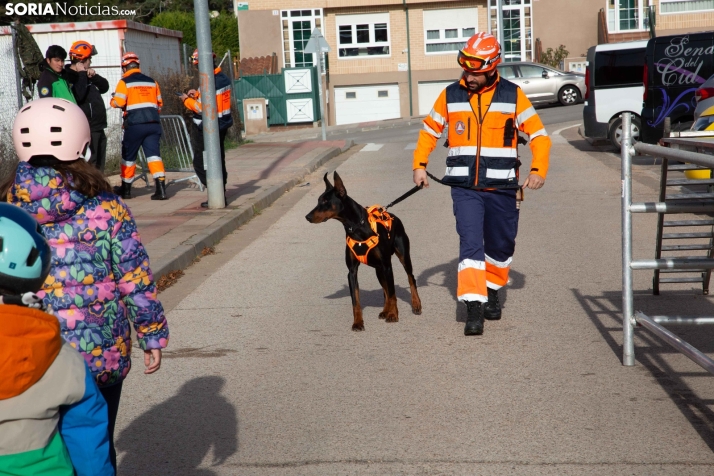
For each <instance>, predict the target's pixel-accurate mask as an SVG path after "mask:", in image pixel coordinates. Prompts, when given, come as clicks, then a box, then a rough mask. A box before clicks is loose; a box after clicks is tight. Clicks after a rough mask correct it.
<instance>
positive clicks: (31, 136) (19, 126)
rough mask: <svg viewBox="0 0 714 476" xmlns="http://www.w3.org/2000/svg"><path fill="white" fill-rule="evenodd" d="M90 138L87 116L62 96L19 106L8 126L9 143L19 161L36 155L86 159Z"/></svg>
mask: <svg viewBox="0 0 714 476" xmlns="http://www.w3.org/2000/svg"><path fill="white" fill-rule="evenodd" d="M90 140H91V133H90V130H89V122H88V121H87V116H85V115H84V112H82V110H81V109H80V108H79V106H77V105H76V104H73V103H71V102H69V101H67V100H66V99H59V98H42V99H37V100H35V101H32V102H30V103H28V104H26V105H25V106H24V107H23V108H22V109H20V112H18V113H17V116H16V117H15V123H14V124H13V126H12V142H13V144H14V145H15V152H16V153H17V156H18V157H19V158H20V161H21V162H28V161H29V160H30V159H31V158H32V157H35V156H40V155H50V156H53V157H55V158H57V160H61V161H65V162H69V161H72V160H77V159H80V158H81V159H85V160H86V159H87V158H88V153H89V142H90Z"/></svg>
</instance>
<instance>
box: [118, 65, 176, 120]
mask: <svg viewBox="0 0 714 476" xmlns="http://www.w3.org/2000/svg"><path fill="white" fill-rule="evenodd" d="M109 105H110V106H112V107H116V108H119V109H123V110H124V125H126V126H133V125H135V124H146V123H147V122H160V118H159V112H160V111H161V107H162V106H163V105H164V103H163V101H162V100H161V91H160V90H159V84H158V83H157V82H156V81H154V80H153V79H151V78H150V77H148V76H146V75H145V74H142V73H141V71H140V70H138V69H132V70H129V71H127V72H126V73H124V75H123V76H122V79H121V80H119V83H118V84H117V88H116V91H115V92H114V94H112V100H111V101H110V102H109Z"/></svg>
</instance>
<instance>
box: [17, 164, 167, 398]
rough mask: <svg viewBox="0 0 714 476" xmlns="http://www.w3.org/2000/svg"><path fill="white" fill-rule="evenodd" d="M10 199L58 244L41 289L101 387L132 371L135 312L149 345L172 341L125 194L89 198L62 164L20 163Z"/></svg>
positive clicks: (142, 343) (154, 346)
mask: <svg viewBox="0 0 714 476" xmlns="http://www.w3.org/2000/svg"><path fill="white" fill-rule="evenodd" d="M8 199H9V201H10V202H11V203H14V204H15V205H17V206H19V207H21V208H23V209H25V210H26V211H28V212H29V213H30V214H32V215H33V216H34V217H35V218H36V219H37V221H38V222H39V223H40V225H41V227H42V231H43V232H44V234H45V236H46V237H47V240H48V241H49V243H50V246H51V248H52V269H51V271H50V275H49V276H48V277H47V280H46V281H45V284H44V287H43V290H42V292H41V293H40V295H41V296H42V298H43V301H44V304H45V307H46V308H47V312H49V313H51V314H54V315H55V316H57V318H58V319H59V321H60V326H61V330H62V336H63V337H64V339H65V340H66V341H67V342H69V344H70V345H71V346H72V347H74V348H75V349H77V350H79V351H80V352H81V354H82V355H83V356H84V359H85V360H86V362H87V365H89V368H90V370H91V371H92V374H93V375H94V377H95V379H96V381H97V384H98V385H99V386H100V387H103V386H109V385H113V384H115V383H119V382H120V381H122V380H123V379H124V378H125V377H126V375H127V374H128V373H129V369H130V368H131V361H130V357H131V334H130V329H129V320H128V319H131V321H132V322H133V323H134V328H135V329H136V332H137V336H138V339H139V345H140V346H141V348H142V349H144V350H147V349H162V348H164V347H166V345H167V343H168V340H169V328H168V325H167V324H166V318H165V317H164V309H163V307H162V306H161V303H160V302H159V300H158V299H157V297H156V287H155V286H154V282H153V276H152V274H151V269H150V268H149V257H148V255H147V254H146V250H145V249H144V247H143V246H142V244H141V240H140V238H139V233H138V232H137V230H136V223H135V222H134V219H133V217H132V216H131V212H130V211H129V208H128V207H127V206H126V205H125V204H124V202H123V201H122V199H121V198H119V197H117V196H116V195H114V194H110V193H105V192H102V193H101V194H99V195H97V196H96V197H94V198H88V197H86V196H84V195H82V194H81V193H79V192H77V191H76V190H72V189H71V188H69V187H68V186H67V184H66V183H65V182H64V180H63V179H62V176H61V175H60V174H59V173H58V172H57V171H55V170H54V169H52V168H49V167H38V168H35V167H32V166H31V165H29V164H28V163H20V164H19V165H18V168H17V175H16V177H15V184H14V186H13V187H12V189H11V190H10V193H9V195H8Z"/></svg>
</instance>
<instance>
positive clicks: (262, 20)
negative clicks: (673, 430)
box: [238, 2, 285, 69]
mask: <svg viewBox="0 0 714 476" xmlns="http://www.w3.org/2000/svg"><path fill="white" fill-rule="evenodd" d="M259 3H263V2H259ZM250 7H251V8H253V7H254V4H253V3H251V4H250ZM256 8H258V7H257V6H256ZM261 8H262V7H261ZM275 8H277V9H279V8H281V7H275ZM282 36H283V32H282V27H281V23H280V14H278V15H273V10H272V9H270V10H257V9H256V10H241V11H239V12H238V37H239V38H238V40H239V41H240V57H241V59H243V58H253V57H256V56H270V55H272V54H273V53H275V54H277V55H278V58H279V60H278V61H279V67H280V68H281V69H282V68H283V67H284V66H285V61H284V60H283V55H282V51H283V46H282Z"/></svg>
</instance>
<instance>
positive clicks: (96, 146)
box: [65, 40, 109, 172]
mask: <svg viewBox="0 0 714 476" xmlns="http://www.w3.org/2000/svg"><path fill="white" fill-rule="evenodd" d="M96 54H97V49H96V48H95V47H94V46H93V45H92V44H90V43H89V42H87V41H84V40H79V41H75V42H74V43H72V47H71V48H70V50H69V58H70V61H71V63H70V64H69V65H67V66H65V77H66V78H67V80H68V81H69V82H70V83H71V84H72V92H73V93H74V97H75V99H76V100H77V105H78V106H79V107H80V108H81V109H82V111H84V114H85V115H86V116H87V120H88V121H89V128H90V131H91V134H92V141H91V142H90V143H89V149H90V151H91V154H90V158H89V163H90V164H92V165H94V166H95V167H96V168H98V169H99V170H100V171H101V172H104V164H105V160H106V156H107V136H106V135H105V134H104V129H106V127H107V109H106V105H105V104H104V99H102V94H105V93H106V92H107V91H109V81H107V80H106V79H105V78H103V77H102V76H100V75H98V74H97V73H96V71H94V69H92V67H91V66H92V56H94V55H96Z"/></svg>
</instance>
